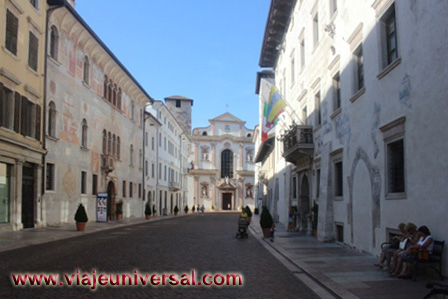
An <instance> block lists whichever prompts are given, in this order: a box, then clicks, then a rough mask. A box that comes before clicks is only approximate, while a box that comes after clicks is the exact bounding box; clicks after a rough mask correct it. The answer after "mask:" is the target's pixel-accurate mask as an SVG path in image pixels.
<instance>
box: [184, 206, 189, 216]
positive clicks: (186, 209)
mask: <svg viewBox="0 0 448 299" xmlns="http://www.w3.org/2000/svg"><path fill="white" fill-rule="evenodd" d="M184 212H185V214H188V205H186V206H185V208H184Z"/></svg>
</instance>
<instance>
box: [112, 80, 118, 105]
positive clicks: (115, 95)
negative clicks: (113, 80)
mask: <svg viewBox="0 0 448 299" xmlns="http://www.w3.org/2000/svg"><path fill="white" fill-rule="evenodd" d="M112 104H114V106H117V84H114V90H113V91H112Z"/></svg>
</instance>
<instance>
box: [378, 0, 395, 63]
mask: <svg viewBox="0 0 448 299" xmlns="http://www.w3.org/2000/svg"><path fill="white" fill-rule="evenodd" d="M381 23H382V25H383V27H384V40H385V45H386V49H385V50H386V58H387V61H386V62H387V63H386V65H385V66H387V65H389V64H391V63H392V62H393V61H395V59H397V58H398V51H397V23H396V19H395V5H392V6H391V7H390V8H389V9H388V10H387V12H386V13H385V14H384V16H383V17H382V18H381Z"/></svg>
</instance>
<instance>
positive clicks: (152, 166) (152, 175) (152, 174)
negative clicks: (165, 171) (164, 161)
mask: <svg viewBox="0 0 448 299" xmlns="http://www.w3.org/2000/svg"><path fill="white" fill-rule="evenodd" d="M154 175H155V173H154V163H152V164H151V177H152V178H154Z"/></svg>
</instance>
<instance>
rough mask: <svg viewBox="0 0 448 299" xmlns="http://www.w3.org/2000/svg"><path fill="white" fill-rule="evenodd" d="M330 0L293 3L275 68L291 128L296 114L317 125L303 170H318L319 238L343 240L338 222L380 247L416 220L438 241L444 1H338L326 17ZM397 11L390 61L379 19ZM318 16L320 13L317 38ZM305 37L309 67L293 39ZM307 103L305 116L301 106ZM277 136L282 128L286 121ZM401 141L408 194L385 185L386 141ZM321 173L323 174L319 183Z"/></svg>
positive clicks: (362, 245) (348, 235) (352, 240)
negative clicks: (360, 72)
mask: <svg viewBox="0 0 448 299" xmlns="http://www.w3.org/2000/svg"><path fill="white" fill-rule="evenodd" d="M329 3H330V1H297V4H296V6H295V8H294V10H293V13H292V14H291V18H290V23H289V27H288V28H287V30H286V34H285V38H284V41H283V44H282V45H283V47H282V49H281V50H280V51H279V57H278V59H277V62H276V64H275V65H274V66H273V67H274V72H275V83H276V85H277V87H278V88H279V89H280V90H281V92H282V94H283V96H284V97H285V99H286V100H287V102H288V104H289V105H290V107H289V108H287V109H286V110H287V112H286V113H284V115H285V118H283V119H282V122H283V123H284V125H285V128H287V126H288V125H290V124H291V122H292V120H295V121H296V123H299V124H311V125H313V128H314V132H313V133H314V155H313V157H312V160H313V161H312V162H313V163H312V166H311V169H309V170H307V171H308V173H309V174H311V173H312V178H311V179H310V180H309V181H310V182H312V185H311V196H310V201H311V203H312V202H313V201H316V202H317V203H318V204H319V228H318V238H319V239H321V240H332V239H340V238H339V237H340V236H337V234H336V233H337V231H336V225H339V226H342V227H343V228H342V229H343V237H342V240H343V242H345V243H347V244H350V245H352V246H354V247H357V248H359V249H361V250H364V251H368V252H372V253H379V252H380V244H381V243H382V242H384V241H386V240H387V234H388V232H389V231H391V230H394V229H396V227H397V225H398V223H400V222H405V223H407V222H413V223H415V224H417V225H418V226H420V225H427V226H428V227H429V228H430V230H431V232H432V234H433V236H434V238H435V239H441V240H446V239H447V238H448V235H447V234H446V232H445V230H444V225H443V222H442V219H443V217H444V212H443V211H444V210H443V209H441V207H445V201H444V200H443V198H444V195H445V194H446V192H447V191H448V190H447V188H446V184H445V179H444V178H445V177H446V174H447V173H446V169H448V168H447V166H448V165H447V162H446V159H444V158H443V155H444V152H443V149H444V148H447V146H448V143H447V140H446V138H440V137H439V136H443V128H444V127H445V124H446V121H445V120H446V111H448V105H447V102H446V101H445V100H444V99H443V94H444V93H445V91H446V88H445V84H444V82H443V79H442V78H444V74H446V72H447V70H446V68H444V67H443V65H444V64H443V61H446V60H447V57H446V56H447V54H446V53H445V52H444V51H443V50H442V49H443V48H445V47H446V45H447V42H446V38H444V37H445V36H446V32H443V31H442V30H441V28H444V27H446V21H445V20H446V18H445V17H446V13H440V12H446V11H447V8H448V7H447V5H448V4H447V3H446V2H445V1H434V2H431V3H426V2H419V3H417V4H416V3H414V2H413V1H375V2H373V1H356V3H355V2H354V3H350V5H346V4H345V3H342V2H340V1H339V2H338V5H339V6H338V8H337V11H336V12H335V13H334V14H330V7H329ZM391 5H392V6H391ZM393 8H395V16H396V33H397V51H398V58H397V59H394V60H393V61H392V62H390V63H387V62H386V58H385V52H386V42H385V37H384V25H383V23H384V20H385V19H386V17H387V16H388V14H389V13H390V12H391V11H392V10H393ZM315 13H317V14H318V16H319V25H318V33H319V41H318V43H317V44H316V45H314V43H313V18H314V16H315ZM349 16H350V17H349ZM327 25H328V26H327ZM331 25H334V26H331ZM333 33H334V35H333ZM302 37H303V38H304V40H305V65H304V66H303V67H302V66H301V63H300V61H301V48H300V43H297V40H299V41H300V40H301V38H302ZM360 45H362V51H363V62H364V67H363V69H364V83H365V84H364V88H361V89H360V90H358V88H357V86H356V84H357V78H356V77H357V71H356V63H355V60H354V54H355V53H357V49H358V48H359V46H360ZM293 60H294V63H293V62H292V61H293ZM441 62H442V63H441ZM337 73H339V75H340V86H341V107H340V108H337V107H336V106H335V92H334V91H335V89H334V87H333V78H334V76H335V74H337ZM318 93H320V107H321V114H320V116H321V120H322V121H321V124H318V109H317V105H316V103H317V102H316V94H318ZM305 107H306V108H307V112H308V113H307V117H304V114H303V113H302V111H303V109H304V108H305ZM283 132H284V131H283ZM275 133H276V135H277V134H278V135H280V134H281V133H282V124H281V123H280V124H279V125H278V126H277V127H276V129H275ZM396 140H403V144H404V185H405V187H404V188H405V189H404V192H389V191H388V189H389V186H390V179H389V173H388V169H389V168H388V165H389V164H390V159H391V158H390V156H388V148H389V149H390V143H391V142H393V141H396ZM282 146H283V145H282V144H276V147H282ZM339 161H342V165H343V167H342V169H343V170H342V173H343V176H342V178H343V179H342V183H343V194H342V196H336V194H335V184H336V182H335V163H337V162H339ZM388 163H389V164H388ZM295 167H298V165H295ZM317 170H320V172H321V176H320V180H319V182H318V181H317V177H316V172H317ZM276 173H278V174H280V170H278V171H276ZM317 186H320V188H319V196H317ZM298 188H299V190H300V180H299V186H298ZM447 265H448V262H446V261H445V268H446V267H447Z"/></svg>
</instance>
